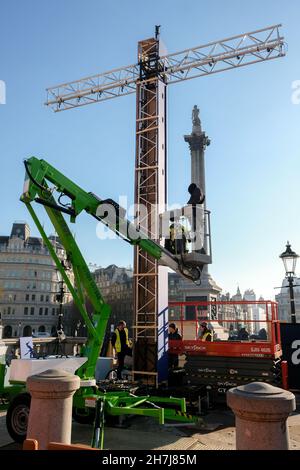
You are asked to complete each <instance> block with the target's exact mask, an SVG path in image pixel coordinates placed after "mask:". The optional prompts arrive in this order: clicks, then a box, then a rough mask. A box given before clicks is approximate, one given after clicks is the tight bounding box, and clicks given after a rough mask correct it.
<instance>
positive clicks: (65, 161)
mask: <svg viewBox="0 0 300 470" xmlns="http://www.w3.org/2000/svg"><path fill="white" fill-rule="evenodd" d="M151 5H152V11H153V13H152V12H151V9H150V7H149V4H148V3H147V2H146V1H144V0H139V1H137V0H132V1H128V2H123V1H121V0H115V1H114V2H113V4H108V2H102V1H100V0H86V1H85V2H82V1H79V0H61V1H58V0H51V1H50V0H44V1H43V2H41V1H38V0H27V1H26V2H21V1H19V0H18V1H17V0H10V1H8V0H2V2H1V16H0V18H1V20H0V21H1V28H0V80H4V81H5V82H6V86H7V104H6V105H0V123H1V128H0V129H1V139H0V158H1V170H0V201H1V209H2V210H1V216H0V234H7V233H9V231H10V228H11V224H12V222H13V221H14V220H27V221H28V222H29V223H30V225H31V226H32V232H33V234H35V235H37V232H36V230H35V228H34V227H33V223H32V221H31V220H30V217H29V215H28V214H27V213H26V208H25V207H23V205H22V203H20V202H19V196H20V194H21V192H22V185H23V178H24V168H23V164H22V160H23V159H24V158H26V157H28V156H30V155H35V156H37V157H39V158H45V159H46V160H48V161H49V162H51V163H52V164H53V165H54V166H56V167H57V168H58V169H60V170H61V171H63V172H64V173H65V174H66V175H67V176H69V177H70V178H71V179H73V180H75V181H76V182H77V183H78V184H80V185H81V186H82V187H83V188H85V189H87V190H91V191H93V192H95V193H96V194H98V195H99V196H100V197H103V198H106V197H113V198H116V199H117V198H118V196H119V195H120V194H121V195H128V197H129V200H130V201H132V200H133V175H134V130H135V100H134V97H133V96H127V97H123V98H119V99H116V100H111V101H108V102H104V103H100V104H96V105H91V106H86V107H83V108H79V109H75V110H72V111H65V112H62V113H56V114H54V113H53V112H52V111H50V110H49V109H48V108H46V107H45V106H43V102H44V101H45V97H46V94H45V88H46V87H47V86H51V85H55V84H58V83H61V82H65V81H69V80H75V79H78V78H80V77H82V76H86V75H90V74H94V73H100V72H102V71H103V72H104V71H106V70H110V69H112V68H116V67H121V66H123V65H124V66H125V65H127V64H132V63H134V62H135V61H136V47H137V42H138V41H139V40H141V39H144V38H147V37H150V36H152V35H153V32H154V26H155V25H156V24H160V25H161V37H162V40H163V41H164V43H165V44H166V47H167V50H168V52H169V53H171V52H176V51H180V50H182V49H185V48H188V47H191V46H196V45H199V44H202V43H203V44H204V43H207V42H209V41H213V40H217V39H222V38H225V37H229V36H232V35H235V34H240V33H243V32H247V31H252V30H255V29H259V28H263V27H265V26H269V25H272V24H276V23H283V32H284V35H285V37H286V41H287V43H288V54H287V56H286V57H285V58H282V59H278V60H275V61H270V62H267V63H264V64H257V65H253V66H249V67H245V68H242V69H240V70H233V71H230V72H226V73H221V74H216V75H215V76H210V77H203V78H199V79H194V80H191V81H187V82H184V83H179V84H176V85H172V86H170V87H169V94H168V148H169V154H168V155H169V202H170V203H172V202H182V203H184V202H186V197H187V196H186V188H187V186H188V184H189V172H190V166H189V151H188V147H187V144H186V143H185V142H184V140H183V135H184V134H186V133H189V131H190V130H191V110H192V107H193V105H194V104H197V105H198V106H199V108H200V115H201V119H202V125H203V128H204V130H205V131H206V133H207V134H208V135H209V137H210V138H211V141H212V143H211V146H210V147H209V148H208V150H207V153H206V178H207V180H206V184H207V190H206V191H207V206H208V208H209V209H210V210H211V212H212V215H211V217H212V237H213V238H212V241H213V265H212V266H211V268H210V272H211V273H212V275H213V277H214V278H215V280H216V281H217V282H218V284H219V285H220V286H221V287H223V288H224V290H225V291H227V290H229V291H231V292H232V293H233V292H234V291H235V290H236V287H237V284H239V285H240V287H241V289H242V290H244V289H246V288H254V289H255V291H256V293H257V294H258V295H260V294H263V295H264V296H265V297H269V298H271V297H273V296H274V293H275V291H274V289H273V288H274V286H278V285H280V284H281V281H282V277H283V266H282V265H281V261H280V259H279V258H278V255H279V254H280V253H281V251H283V249H284V247H285V243H286V240H288V239H289V240H290V242H291V244H292V247H293V248H294V249H295V250H296V251H298V252H300V237H299V233H300V217H299V196H300V190H299V176H300V171H299V170H300V163H299V161H300V160H299V154H300V142H299V141H300V133H299V127H300V105H298V106H297V105H295V104H292V102H291V94H292V88H291V87H292V82H293V81H294V80H300V62H299V44H300V28H299V18H300V3H299V1H298V0H289V1H288V2H285V3H282V1H279V0H263V1H258V0H252V1H251V2H248V3H247V2H243V1H238V0H227V1H226V2H224V1H221V0H217V1H206V0H203V1H200V0H199V1H195V0H194V1H191V0H185V1H184V2H183V1H178V0H172V1H169V0H164V1H162V0H160V1H158V0H152V2H151ZM39 213H40V215H41V220H42V221H43V222H44V223H45V226H46V227H47V228H48V231H50V226H49V224H48V222H47V219H46V217H45V216H44V215H43V213H42V212H41V211H40V212H39ZM73 229H74V230H75V232H76V237H77V241H78V242H79V244H80V246H81V248H82V251H83V253H84V255H85V257H86V259H87V261H88V262H95V263H97V264H99V265H102V266H106V265H107V264H110V263H116V264H119V265H128V264H131V263H132V250H131V248H130V247H129V246H127V245H126V244H124V243H123V242H122V241H120V240H111V241H100V240H98V239H97V238H96V225H95V221H94V220H92V219H90V218H89V217H88V216H84V215H83V216H82V217H81V218H80V219H78V223H77V224H76V225H75V226H73Z"/></svg>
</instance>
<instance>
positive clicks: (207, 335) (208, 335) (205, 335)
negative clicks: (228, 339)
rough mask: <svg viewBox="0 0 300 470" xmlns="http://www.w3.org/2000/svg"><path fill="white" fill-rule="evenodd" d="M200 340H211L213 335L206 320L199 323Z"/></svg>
mask: <svg viewBox="0 0 300 470" xmlns="http://www.w3.org/2000/svg"><path fill="white" fill-rule="evenodd" d="M199 339H200V341H212V340H213V335H212V332H211V330H210V329H209V328H208V326H207V323H206V321H202V322H201V323H200V332H199Z"/></svg>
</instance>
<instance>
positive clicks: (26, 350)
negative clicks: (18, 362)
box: [20, 336, 34, 359]
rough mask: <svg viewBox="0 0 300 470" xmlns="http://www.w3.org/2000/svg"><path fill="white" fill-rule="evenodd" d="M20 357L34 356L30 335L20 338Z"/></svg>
mask: <svg viewBox="0 0 300 470" xmlns="http://www.w3.org/2000/svg"><path fill="white" fill-rule="evenodd" d="M20 348H21V359H32V358H33V357H34V349H33V341H32V336H22V337H21V338H20Z"/></svg>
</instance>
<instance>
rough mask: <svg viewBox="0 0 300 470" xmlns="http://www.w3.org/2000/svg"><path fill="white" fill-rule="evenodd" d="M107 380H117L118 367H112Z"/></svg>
mask: <svg viewBox="0 0 300 470" xmlns="http://www.w3.org/2000/svg"><path fill="white" fill-rule="evenodd" d="M105 379H106V380H117V369H111V370H110V371H109V372H108V373H107V375H106V377H105Z"/></svg>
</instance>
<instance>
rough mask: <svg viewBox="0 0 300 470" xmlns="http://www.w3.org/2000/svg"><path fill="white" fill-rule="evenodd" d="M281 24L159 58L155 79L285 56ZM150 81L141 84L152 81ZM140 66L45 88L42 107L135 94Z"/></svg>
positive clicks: (183, 77)
mask: <svg viewBox="0 0 300 470" xmlns="http://www.w3.org/2000/svg"><path fill="white" fill-rule="evenodd" d="M280 27H281V24H278V25H274V26H270V27H268V28H264V29H260V30H257V31H252V32H249V33H245V34H240V35H238V36H233V37H230V38H226V39H223V40H220V41H215V42H211V43H208V44H205V45H201V46H197V47H193V48H191V49H185V50H184V51H181V52H177V53H174V54H168V55H165V56H161V57H160V58H159V60H158V62H156V63H155V67H156V72H157V75H158V76H159V77H160V78H161V79H162V80H163V81H164V82H165V83H168V84H171V83H177V82H181V81H184V80H190V79H192V78H196V77H201V76H204V75H211V74H214V73H218V72H223V71H226V70H230V69H234V68H239V67H243V66H246V65H250V64H254V63H257V62H264V61H267V60H271V59H276V58H278V57H282V56H284V55H285V49H284V38H283V36H281V34H280ZM155 79H156V77H154V78H153V79H152V78H150V79H148V80H144V81H143V83H146V82H147V81H152V80H155ZM139 81H140V64H134V65H129V66H127V67H121V68H118V69H114V70H111V71H109V72H105V73H101V74H97V75H93V76H90V77H85V78H82V79H80V80H75V81H72V82H68V83H63V84H61V85H57V86H54V87H50V88H47V90H46V91H47V101H46V103H45V104H46V105H47V106H50V107H51V108H52V109H53V110H54V111H55V112H58V111H64V110H67V109H71V108H77V107H80V106H85V105H88V104H92V103H97V102H99V101H105V100H109V99H112V98H117V97H118V96H123V95H129V94H131V93H135V91H136V85H137V82H139Z"/></svg>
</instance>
